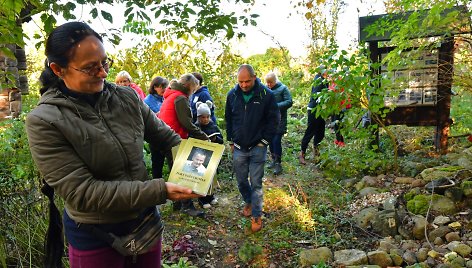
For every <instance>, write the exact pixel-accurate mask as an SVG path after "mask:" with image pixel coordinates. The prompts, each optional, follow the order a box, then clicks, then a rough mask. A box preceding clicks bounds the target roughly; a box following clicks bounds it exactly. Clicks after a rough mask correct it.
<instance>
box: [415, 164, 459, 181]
mask: <svg viewBox="0 0 472 268" xmlns="http://www.w3.org/2000/svg"><path fill="white" fill-rule="evenodd" d="M453 167H457V166H440V167H432V168H427V169H424V170H423V171H422V172H421V173H420V174H419V177H420V178H422V179H423V180H425V181H427V182H430V181H433V180H437V179H441V178H452V177H453V176H454V175H455V174H456V172H457V168H456V169H455V168H453Z"/></svg>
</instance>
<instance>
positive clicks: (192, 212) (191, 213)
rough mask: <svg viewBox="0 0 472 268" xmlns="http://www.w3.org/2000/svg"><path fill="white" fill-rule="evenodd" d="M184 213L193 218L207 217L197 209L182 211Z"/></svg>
mask: <svg viewBox="0 0 472 268" xmlns="http://www.w3.org/2000/svg"><path fill="white" fill-rule="evenodd" d="M182 212H183V213H185V214H187V215H189V216H192V217H203V216H205V212H203V211H200V210H197V209H196V208H186V209H182Z"/></svg>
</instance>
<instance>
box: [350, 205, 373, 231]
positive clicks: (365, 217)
mask: <svg viewBox="0 0 472 268" xmlns="http://www.w3.org/2000/svg"><path fill="white" fill-rule="evenodd" d="M377 211H378V209H377V208H375V207H368V208H364V209H363V210H361V211H359V213H357V214H356V215H354V217H353V218H354V222H355V223H356V224H357V226H359V227H361V228H363V229H365V228H367V227H369V226H370V221H371V220H372V218H374V216H375V214H376V213H377Z"/></svg>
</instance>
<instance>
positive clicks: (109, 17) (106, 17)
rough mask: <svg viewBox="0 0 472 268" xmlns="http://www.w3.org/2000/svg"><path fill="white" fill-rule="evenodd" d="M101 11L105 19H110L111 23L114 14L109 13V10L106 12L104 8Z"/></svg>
mask: <svg viewBox="0 0 472 268" xmlns="http://www.w3.org/2000/svg"><path fill="white" fill-rule="evenodd" d="M101 13H102V17H103V18H104V19H106V20H107V21H109V22H110V23H113V16H112V15H111V14H110V13H108V12H106V11H104V10H102V11H101Z"/></svg>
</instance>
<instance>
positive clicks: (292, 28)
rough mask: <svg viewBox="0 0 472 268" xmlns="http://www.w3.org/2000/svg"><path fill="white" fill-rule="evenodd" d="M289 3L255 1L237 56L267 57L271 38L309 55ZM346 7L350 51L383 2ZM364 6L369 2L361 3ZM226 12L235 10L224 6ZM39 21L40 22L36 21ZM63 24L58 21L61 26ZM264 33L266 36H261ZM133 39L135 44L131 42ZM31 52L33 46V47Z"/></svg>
mask: <svg viewBox="0 0 472 268" xmlns="http://www.w3.org/2000/svg"><path fill="white" fill-rule="evenodd" d="M290 2H291V1H288V0H256V5H255V6H254V7H253V9H252V12H253V13H257V14H259V15H260V17H259V18H258V19H257V21H258V25H257V26H256V27H247V28H244V32H245V33H246V38H245V39H244V40H242V42H240V43H238V42H237V41H233V43H232V46H233V48H234V49H235V52H237V53H240V54H241V55H242V56H243V57H247V56H250V55H253V54H261V53H264V52H265V50H266V49H267V48H269V47H277V44H276V43H275V42H274V41H273V40H272V38H271V37H273V38H275V39H276V40H277V41H278V42H279V43H280V44H281V45H282V46H284V47H287V48H288V49H289V51H290V53H291V55H292V56H294V57H303V56H305V55H306V47H307V45H308V44H309V43H310V38H309V31H308V29H307V25H306V23H305V21H304V17H303V15H302V14H296V12H295V10H294V9H293V7H292V5H293V4H291V3H290ZM345 2H346V6H345V7H344V8H343V10H342V14H341V15H340V19H339V25H338V34H337V40H338V44H339V45H340V47H341V48H342V49H348V47H349V46H350V45H353V44H355V42H356V41H357V35H358V17H359V16H366V15H369V14H381V13H384V10H383V9H382V2H381V0H345ZM362 2H368V4H366V3H362ZM225 7H226V8H235V7H232V6H225ZM123 10H124V9H123V8H121V7H118V6H115V7H114V8H112V9H111V10H107V11H109V12H112V14H113V16H114V21H115V24H114V25H113V27H115V28H121V26H119V25H117V24H118V23H119V22H120V21H122V19H121V20H120V13H121V12H123ZM75 15H76V16H77V17H78V19H81V20H89V19H91V18H89V17H88V16H90V15H89V12H88V11H86V10H83V11H81V10H79V9H78V8H77V10H76V11H75ZM37 20H39V19H37ZM63 22H64V21H59V24H61V23H63ZM91 26H92V28H94V29H95V30H96V31H98V32H103V31H106V29H107V27H112V26H111V25H110V24H109V23H108V22H107V21H94V23H93V24H92V25H91ZM25 28H26V31H28V32H34V31H37V30H36V29H37V26H35V25H34V23H29V24H28V25H27V26H26V27H25ZM262 32H265V33H266V34H268V35H269V36H268V35H266V34H264V33H262ZM132 39H133V40H132ZM138 39H139V37H137V36H132V35H127V34H125V35H124V38H123V41H122V44H121V45H120V47H119V48H124V47H126V46H128V47H132V46H135V45H136V44H137V43H138V42H139V40H138ZM105 47H106V49H107V51H111V50H115V48H113V46H112V45H111V44H107V43H105ZM30 49H34V48H31V44H30Z"/></svg>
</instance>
